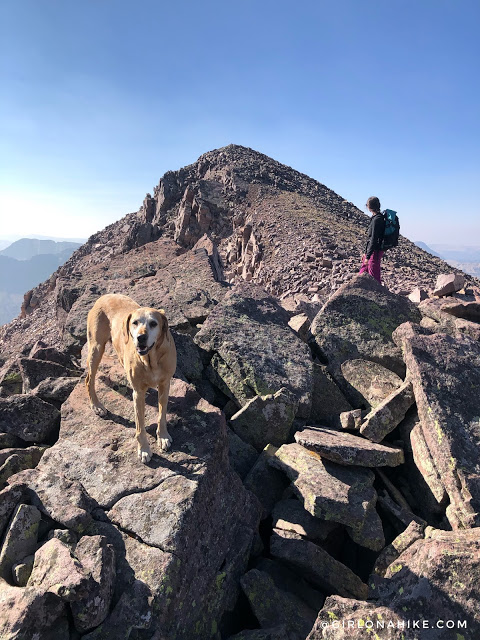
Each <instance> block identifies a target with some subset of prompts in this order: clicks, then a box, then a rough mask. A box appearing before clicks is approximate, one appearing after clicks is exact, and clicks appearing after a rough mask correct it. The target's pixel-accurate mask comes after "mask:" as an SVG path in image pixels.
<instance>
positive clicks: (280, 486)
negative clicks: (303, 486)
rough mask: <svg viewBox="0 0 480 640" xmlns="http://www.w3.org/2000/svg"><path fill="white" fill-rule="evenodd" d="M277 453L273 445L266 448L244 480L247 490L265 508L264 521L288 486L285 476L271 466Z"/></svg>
mask: <svg viewBox="0 0 480 640" xmlns="http://www.w3.org/2000/svg"><path fill="white" fill-rule="evenodd" d="M276 451H277V448H276V447H274V446H273V445H268V446H266V447H265V449H264V450H263V451H262V453H261V454H260V455H259V456H258V458H257V461H256V462H255V464H254V465H253V467H252V468H251V469H250V471H249V472H248V474H247V476H246V477H245V480H244V485H245V488H246V489H248V490H249V491H251V493H253V495H254V496H256V497H257V498H258V500H259V501H260V503H261V505H262V507H263V509H262V520H263V519H265V518H266V517H267V516H268V515H269V514H270V513H271V511H272V509H273V506H274V505H275V503H276V502H278V501H279V500H280V498H281V497H282V494H283V492H284V491H285V488H286V487H287V485H288V482H287V480H286V478H285V476H284V474H283V473H281V472H280V471H278V470H277V469H273V468H272V466H271V465H270V464H269V461H270V460H271V459H272V458H273V457H274V456H275V452H276Z"/></svg>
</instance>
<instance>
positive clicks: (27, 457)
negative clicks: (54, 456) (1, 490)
mask: <svg viewBox="0 0 480 640" xmlns="http://www.w3.org/2000/svg"><path fill="white" fill-rule="evenodd" d="M46 450H47V447H26V448H25V449H18V448H14V449H2V450H0V483H1V484H3V483H5V482H6V481H7V480H8V478H10V476H13V475H14V474H15V473H19V472H20V471H23V470H24V469H33V468H35V467H36V466H37V464H38V463H39V462H40V459H41V457H42V456H43V454H44V453H45V451H46Z"/></svg>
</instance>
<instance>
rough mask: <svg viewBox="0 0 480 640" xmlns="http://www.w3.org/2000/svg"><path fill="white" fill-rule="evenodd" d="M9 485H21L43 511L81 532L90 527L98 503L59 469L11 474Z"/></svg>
mask: <svg viewBox="0 0 480 640" xmlns="http://www.w3.org/2000/svg"><path fill="white" fill-rule="evenodd" d="M9 484H11V485H13V486H18V487H20V488H21V489H22V490H23V491H24V493H25V495H26V496H27V497H28V499H29V501H30V502H31V503H32V504H34V505H35V506H36V507H37V508H38V509H39V510H40V511H41V512H42V513H44V514H46V515H47V516H49V517H50V518H52V519H53V520H56V521H57V522H60V523H61V524H63V525H64V526H65V527H67V528H68V529H74V530H75V531H78V532H79V533H82V532H83V531H84V530H85V528H86V527H87V526H88V524H89V523H90V521H91V519H92V516H91V515H90V514H91V512H92V511H93V509H94V508H95V507H96V506H97V505H96V503H95V502H94V501H93V500H92V499H91V498H90V497H89V496H88V495H87V493H86V492H85V490H84V488H83V487H82V486H81V485H80V484H79V483H78V482H76V481H73V480H69V479H68V478H66V477H65V476H64V475H63V474H62V472H61V470H60V469H56V470H52V471H50V470H39V467H37V468H36V469H27V470H26V471H21V472H20V473H17V474H16V475H15V476H12V477H11V478H10V479H9Z"/></svg>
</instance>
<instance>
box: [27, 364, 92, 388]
mask: <svg viewBox="0 0 480 640" xmlns="http://www.w3.org/2000/svg"><path fill="white" fill-rule="evenodd" d="M18 364H19V367H20V372H21V374H22V379H23V389H22V393H29V392H30V391H32V389H34V388H35V387H37V386H38V385H39V384H40V383H41V382H42V381H44V380H46V379H47V378H67V377H69V378H71V377H77V378H78V377H79V376H80V375H81V373H82V372H81V371H80V370H78V369H67V368H66V367H64V366H63V365H61V364H58V363H57V362H48V361H46V360H37V359H35V358H19V359H18Z"/></svg>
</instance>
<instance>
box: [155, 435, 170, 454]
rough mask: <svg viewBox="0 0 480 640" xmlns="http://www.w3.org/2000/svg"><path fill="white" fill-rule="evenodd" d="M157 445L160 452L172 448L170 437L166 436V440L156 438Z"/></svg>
mask: <svg viewBox="0 0 480 640" xmlns="http://www.w3.org/2000/svg"><path fill="white" fill-rule="evenodd" d="M157 443H158V446H159V447H160V451H168V450H169V449H170V447H171V446H172V437H171V436H170V435H167V437H166V438H157Z"/></svg>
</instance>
